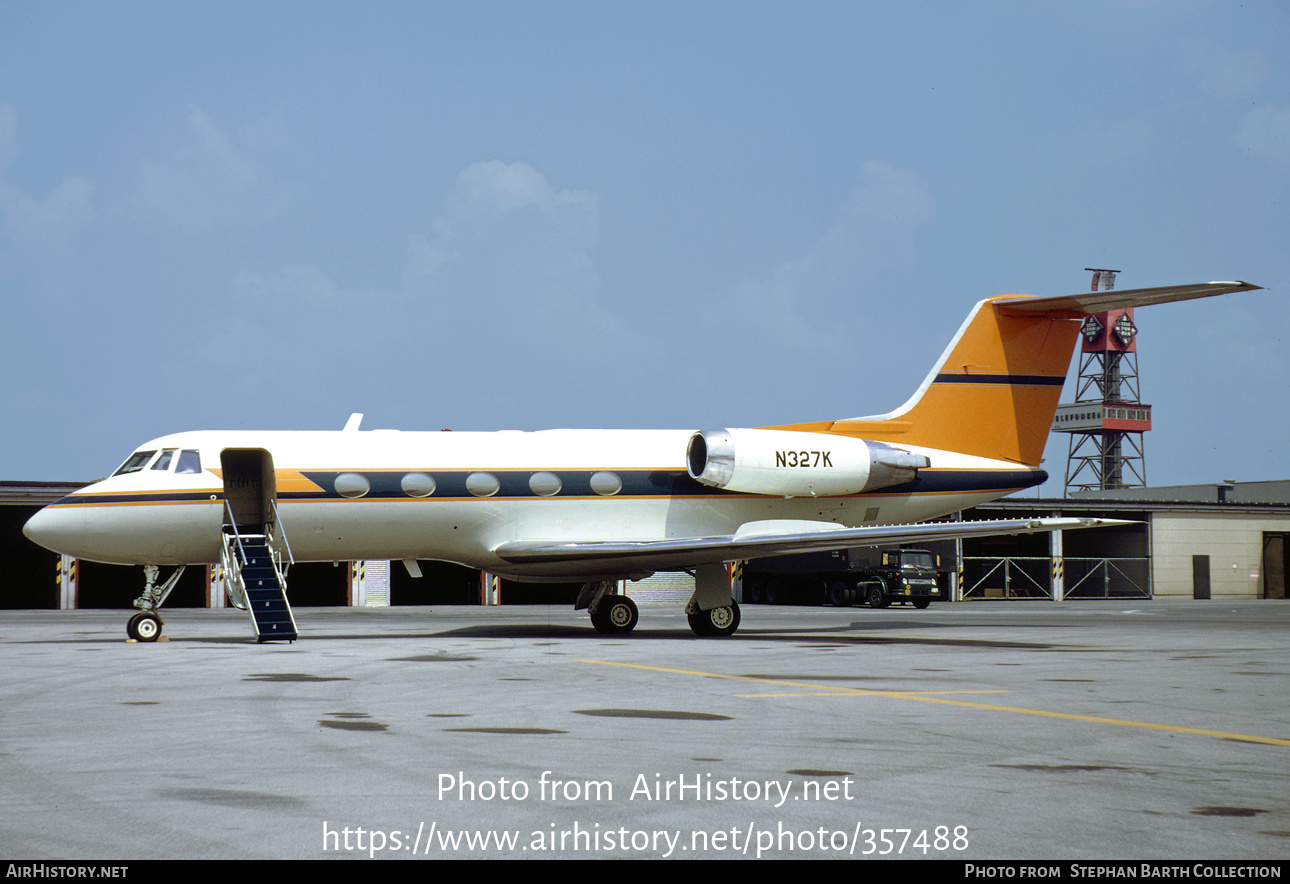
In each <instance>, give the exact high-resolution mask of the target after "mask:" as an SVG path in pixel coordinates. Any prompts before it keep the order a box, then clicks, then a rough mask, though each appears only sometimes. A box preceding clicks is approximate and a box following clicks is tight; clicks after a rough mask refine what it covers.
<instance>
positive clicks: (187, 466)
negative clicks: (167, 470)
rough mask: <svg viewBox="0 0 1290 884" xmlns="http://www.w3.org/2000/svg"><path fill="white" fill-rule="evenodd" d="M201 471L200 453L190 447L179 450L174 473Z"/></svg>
mask: <svg viewBox="0 0 1290 884" xmlns="http://www.w3.org/2000/svg"><path fill="white" fill-rule="evenodd" d="M201 471H202V458H201V455H200V454H198V453H197V452H196V451H193V450H191V449H185V450H184V451H181V452H179V466H178V467H176V468H175V472H176V473H200V472H201Z"/></svg>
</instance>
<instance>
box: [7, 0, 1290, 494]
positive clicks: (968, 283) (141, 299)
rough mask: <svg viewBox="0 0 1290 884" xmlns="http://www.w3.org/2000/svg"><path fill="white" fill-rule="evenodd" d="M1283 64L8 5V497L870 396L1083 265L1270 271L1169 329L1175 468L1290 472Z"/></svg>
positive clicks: (1151, 13) (1060, 455) (368, 14)
mask: <svg viewBox="0 0 1290 884" xmlns="http://www.w3.org/2000/svg"><path fill="white" fill-rule="evenodd" d="M1287 45H1290V7H1287V6H1285V5H1284V4H1280V3H1276V2H1246V3H1243V4H1235V3H1230V2H1200V0H1192V2H1187V0H1181V2H1154V0H1136V2H1133V0H1121V2H1111V0H1087V2H1081V3H1072V4H1037V3H1026V2H993V3H991V2H982V3H949V2H945V3H919V2H904V3H860V2H852V3H807V4H788V3H755V2H742V3H718V2H709V3H688V4H680V3H650V4H626V3H590V2H588V3H559V2H542V3H532V2H528V3H487V2H484V3H472V4H465V3H452V4H433V3H424V2H423V3H406V4H405V3H371V4H364V5H362V7H361V8H360V6H359V5H357V4H326V3H307V4H304V3H299V4H298V3H286V2H281V3H271V4H239V3H228V2H222V3H219V4H210V5H202V4H163V3H147V4H145V3H129V2H125V3H114V4H90V3H17V2H7V3H3V4H0V326H2V327H3V328H4V330H5V343H4V346H3V348H0V360H2V364H3V371H4V378H5V383H4V384H3V386H2V387H0V409H2V413H3V415H4V417H3V419H2V420H0V478H3V479H66V480H88V479H92V478H95V477H97V476H101V475H103V474H104V473H106V472H108V471H110V470H111V469H113V468H114V467H115V466H116V465H117V464H118V463H119V462H120V461H121V460H123V459H124V458H125V456H126V455H127V454H128V453H129V452H130V450H131V449H132V448H133V447H134V446H135V445H137V444H138V443H140V442H142V441H144V440H146V439H148V438H151V437H154V436H158V435H161V434H164V433H167V432H174V431H178V430H186V429H210V428H242V429H254V428H268V429H328V428H339V427H341V426H342V425H343V424H344V422H345V419H346V418H347V417H348V415H349V414H350V412H353V411H362V412H365V413H366V414H367V418H366V420H365V422H364V426H365V427H367V428H372V427H395V428H400V429H407V430H416V429H432V430H434V429H439V428H442V427H452V428H455V429H460V430H466V429H478V430H490V429H542V428H549V427H670V428H687V427H688V428H710V427H722V426H759V425H767V424H776V423H788V422H799V421H808V420H819V419H825V418H842V417H854V416H857V415H863V414H876V413H881V412H885V411H888V410H890V409H892V408H894V407H896V406H898V405H899V404H900V403H902V402H904V401H905V399H906V398H907V397H908V395H909V394H910V393H911V392H912V391H913V390H914V388H915V387H917V385H918V384H919V382H920V381H921V380H922V378H923V376H924V375H925V374H926V372H927V371H928V369H929V368H930V367H931V365H932V363H933V361H934V360H935V358H936V357H937V356H938V355H939V354H940V353H941V351H942V350H943V348H944V346H945V344H946V343H947V342H948V340H949V338H950V337H951V335H952V334H953V333H954V331H955V330H956V329H957V327H958V325H959V324H960V322H961V321H962V319H963V317H964V316H965V315H966V313H967V310H968V309H969V307H970V306H971V305H972V304H973V303H974V302H975V301H977V300H979V299H980V298H982V297H986V296H989V295H993V294H999V293H1005V292H1021V293H1027V294H1044V295H1061V294H1071V293H1074V292H1078V291H1083V290H1085V289H1087V287H1088V282H1089V274H1087V273H1085V272H1084V270H1083V268H1084V267H1086V266H1105V267H1115V268H1120V269H1121V270H1122V271H1123V272H1122V273H1121V276H1120V279H1119V282H1118V287H1121V288H1131V287H1139V286H1151V285H1166V284H1173V283H1185V282H1197V281H1206V280H1211V279H1234V278H1240V279H1246V280H1249V281H1251V282H1254V283H1257V284H1260V285H1263V286H1266V287H1267V288H1268V291H1266V292H1256V293H1252V294H1242V295H1233V296H1229V297H1227V298H1222V299H1213V300H1208V301H1202V302H1190V303H1186V304H1177V305H1170V306H1166V307H1159V308H1154V309H1150V310H1143V311H1139V313H1138V326H1139V328H1140V330H1141V335H1140V338H1139V345H1140V347H1141V357H1140V358H1141V375H1142V381H1141V388H1142V395H1143V398H1144V400H1146V401H1148V402H1150V403H1152V404H1153V405H1154V406H1155V425H1156V429H1155V430H1153V431H1152V432H1151V433H1150V434H1148V436H1147V442H1146V445H1147V458H1148V460H1147V471H1148V479H1149V480H1150V481H1151V482H1152V483H1153V484H1175V483H1186V482H1208V481H1221V480H1223V479H1237V480H1242V481H1246V480H1259V479H1276V478H1287V477H1290V465H1288V464H1287V458H1286V454H1285V452H1286V450H1287V443H1288V442H1290V432H1288V429H1290V419H1288V418H1287V411H1288V409H1287V408H1286V405H1287V395H1286V381H1287V378H1290V358H1288V357H1287V355H1286V350H1287V329H1290V303H1288V302H1287V299H1286V292H1287V291H1290V69H1288V66H1290V57H1288V56H1287V53H1286V51H1285V47H1286V46H1287ZM1071 386H1072V385H1071V384H1069V383H1068V385H1067V395H1066V397H1065V398H1067V399H1069V398H1071V396H1072V391H1071ZM1066 441H1067V440H1066V437H1065V436H1056V435H1055V436H1053V437H1052V440H1051V441H1050V444H1049V448H1048V455H1047V456H1048V460H1047V463H1046V466H1047V468H1048V469H1049V471H1050V473H1053V474H1055V475H1057V476H1058V477H1060V476H1061V474H1062V472H1063V471H1064V468H1065V457H1066ZM1045 492H1046V493H1048V492H1051V493H1059V488H1058V483H1050V486H1049V487H1047V488H1045Z"/></svg>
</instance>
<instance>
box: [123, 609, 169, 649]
mask: <svg viewBox="0 0 1290 884" xmlns="http://www.w3.org/2000/svg"><path fill="white" fill-rule="evenodd" d="M125 631H126V634H127V635H129V636H130V638H132V639H134V640H135V641H137V642H155V641H156V640H157V639H158V638H160V637H161V618H160V617H158V616H157V615H156V614H148V613H143V614H135V615H134V616H133V617H131V618H130V622H129V623H127V624H126V627H125Z"/></svg>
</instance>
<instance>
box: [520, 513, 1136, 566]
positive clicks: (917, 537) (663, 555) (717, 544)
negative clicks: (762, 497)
mask: <svg viewBox="0 0 1290 884" xmlns="http://www.w3.org/2000/svg"><path fill="white" fill-rule="evenodd" d="M1127 524H1131V523H1130V522H1127V521H1125V520H1123V519H1079V518H1071V517H1063V518H1043V519H999V520H989V521H975V522H931V523H926V522H925V523H921V524H916V525H873V526H867V527H862V528H847V527H830V526H829V523H803V522H799V521H784V522H778V521H768V522H750V523H748V524H747V525H743V526H741V527H740V528H739V530H738V531H736V532H735V533H734V534H729V535H724V536H719V537H685V538H675V539H670V540H637V541H632V540H585V541H558V542H557V541H511V542H508V543H503V544H501V545H500V546H498V547H497V548H496V549H495V550H494V552H495V553H496V554H497V556H498V557H499V558H501V559H502V560H503V561H505V562H507V563H509V564H512V565H516V566H523V567H526V568H533V567H537V568H539V569H541V570H542V571H543V572H549V573H557V572H558V571H561V570H568V571H569V572H570V573H573V572H577V573H578V574H590V573H604V574H611V573H621V574H626V573H637V572H643V571H680V570H687V569H689V568H693V567H695V566H696V565H706V564H712V563H715V562H732V561H739V560H742V559H754V558H761V557H763V556H778V555H789V554H792V553H810V552H827V551H829V550H834V549H841V548H843V547H850V546H877V545H880V544H881V545H886V544H905V543H919V542H926V541H933V540H953V539H955V538H962V537H985V536H989V535H994V534H1033V533H1036V532H1042V531H1058V530H1068V529H1076V528H1096V527H1106V526H1111V525H1127ZM808 525H819V526H820V527H810V528H809V530H808V528H807V526H808Z"/></svg>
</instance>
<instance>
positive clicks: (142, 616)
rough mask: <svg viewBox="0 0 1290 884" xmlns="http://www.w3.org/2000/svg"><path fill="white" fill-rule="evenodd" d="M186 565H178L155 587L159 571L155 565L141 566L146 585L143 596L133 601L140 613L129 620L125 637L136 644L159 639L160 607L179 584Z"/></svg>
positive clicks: (161, 624) (161, 622)
mask: <svg viewBox="0 0 1290 884" xmlns="http://www.w3.org/2000/svg"><path fill="white" fill-rule="evenodd" d="M187 567H188V566H187V565H180V566H179V567H178V568H176V569H175V573H173V574H171V575H170V576H169V577H167V578H166V582H165V583H163V584H161V586H157V585H156V583H157V575H158V574H160V573H161V569H160V568H158V567H157V566H156V565H144V566H143V578H144V580H145V581H146V584H145V585H144V587H143V595H141V596H139V597H138V598H137V599H135V600H134V606H135V607H136V608H140V609H142V610H140V612H139V613H138V614H135V615H134V616H133V617H131V618H130V622H128V623H127V624H126V626H125V633H126V635H128V636H130V638H131V639H132V640H134V641H137V642H155V641H156V640H157V639H159V638H161V627H162V626H163V625H164V624H163V621H162V619H161V606H162V605H163V604H165V601H166V598H167V597H168V596H169V595H170V593H171V590H173V589H174V588H175V586H177V585H178V583H179V578H180V577H182V576H183V574H184V569H185V568H187Z"/></svg>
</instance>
